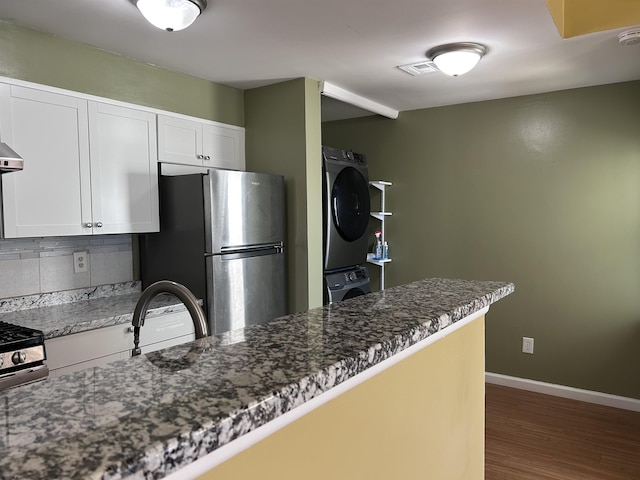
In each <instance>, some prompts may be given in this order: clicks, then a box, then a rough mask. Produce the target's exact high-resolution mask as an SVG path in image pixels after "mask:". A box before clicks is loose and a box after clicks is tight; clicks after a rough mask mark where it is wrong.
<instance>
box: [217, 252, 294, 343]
mask: <svg viewBox="0 0 640 480" xmlns="http://www.w3.org/2000/svg"><path fill="white" fill-rule="evenodd" d="M274 250H278V251H281V250H280V249H278V248H274V249H271V250H269V249H268V248H267V249H263V250H261V251H254V252H251V253H238V252H236V253H230V254H225V255H209V256H207V257H206V263H207V275H208V276H209V278H210V279H211V287H210V288H209V289H208V292H207V295H208V309H209V312H208V319H209V328H210V329H211V331H212V332H213V333H214V334H219V333H222V332H226V331H229V330H236V329H238V328H243V327H246V326H249V325H254V324H256V323H261V322H265V321H267V320H271V319H273V318H276V317H281V316H283V315H286V314H287V285H286V273H285V268H286V262H285V254H284V253H273V252H274Z"/></svg>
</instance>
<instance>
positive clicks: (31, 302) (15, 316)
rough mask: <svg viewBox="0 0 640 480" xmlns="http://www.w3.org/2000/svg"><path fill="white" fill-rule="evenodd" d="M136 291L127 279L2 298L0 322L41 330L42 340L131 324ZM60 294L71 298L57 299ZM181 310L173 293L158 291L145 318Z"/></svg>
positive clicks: (137, 294)
mask: <svg viewBox="0 0 640 480" xmlns="http://www.w3.org/2000/svg"><path fill="white" fill-rule="evenodd" d="M140 294H141V291H140V284H139V282H131V283H130V284H119V285H111V286H108V287H99V288H90V289H79V290H75V291H73V292H72V293H68V292H62V293H54V294H43V295H34V296H32V297H23V298H20V299H15V300H14V299H10V300H3V301H2V302H1V303H0V307H2V310H4V311H2V310H0V322H7V323H11V324H14V325H20V326H23V327H29V328H35V329H36V330H42V332H43V333H44V337H45V343H46V339H50V338H55V337H60V336H63V335H70V334H72V333H78V332H85V331H87V330H94V329H96V328H103V327H110V326H113V325H119V324H126V323H131V320H132V318H133V311H134V309H135V306H136V303H137V301H138V299H139V298H140ZM63 295H65V296H67V297H71V298H63V299H60V298H59V297H60V296H63ZM56 301H64V302H66V303H60V304H55V302H56ZM181 310H186V307H185V306H184V305H183V303H182V302H181V301H180V300H178V299H177V298H176V297H175V296H173V295H170V294H160V295H158V296H157V297H155V298H154V299H153V300H152V302H151V305H150V308H149V309H148V310H147V315H146V318H152V317H154V316H158V315H163V314H165V313H170V312H176V311H181Z"/></svg>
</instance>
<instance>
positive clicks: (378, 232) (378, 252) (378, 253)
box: [373, 230, 382, 260]
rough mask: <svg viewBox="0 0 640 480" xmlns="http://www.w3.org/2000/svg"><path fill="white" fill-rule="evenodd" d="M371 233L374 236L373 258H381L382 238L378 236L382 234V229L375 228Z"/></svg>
mask: <svg viewBox="0 0 640 480" xmlns="http://www.w3.org/2000/svg"><path fill="white" fill-rule="evenodd" d="M373 234H374V235H375V236H376V251H375V254H374V255H373V258H375V259H376V260H382V240H381V238H380V237H381V235H382V230H376V231H375V232H373Z"/></svg>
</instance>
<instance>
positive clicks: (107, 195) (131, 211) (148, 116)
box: [83, 102, 160, 233]
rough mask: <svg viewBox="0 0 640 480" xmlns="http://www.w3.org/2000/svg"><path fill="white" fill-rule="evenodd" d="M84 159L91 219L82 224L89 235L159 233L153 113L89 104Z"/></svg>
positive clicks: (86, 218) (95, 103) (154, 119)
mask: <svg viewBox="0 0 640 480" xmlns="http://www.w3.org/2000/svg"><path fill="white" fill-rule="evenodd" d="M89 157H90V159H91V215H90V216H85V217H84V218H83V223H84V224H85V225H86V224H87V223H92V224H93V226H92V229H93V232H95V233H121V232H127V233H141V232H157V231H159V226H160V220H159V208H158V167H157V162H156V160H155V159H156V158H157V148H156V116H155V114H153V113H150V112H145V111H142V110H135V109H131V108H124V107H120V106H116V105H109V104H105V103H98V102H89ZM97 223H101V224H102V226H99V225H97Z"/></svg>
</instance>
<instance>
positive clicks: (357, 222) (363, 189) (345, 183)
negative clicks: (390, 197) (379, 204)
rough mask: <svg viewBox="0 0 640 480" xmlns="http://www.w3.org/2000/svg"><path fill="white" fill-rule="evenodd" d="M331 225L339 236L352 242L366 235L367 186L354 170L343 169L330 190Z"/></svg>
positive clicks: (351, 168) (349, 168)
mask: <svg viewBox="0 0 640 480" xmlns="http://www.w3.org/2000/svg"><path fill="white" fill-rule="evenodd" d="M331 213H332V217H333V224H334V225H335V227H336V230H337V231H338V233H339V234H340V236H341V237H342V238H343V239H344V240H346V241H348V242H354V241H356V240H358V239H359V238H361V237H362V236H363V235H366V233H367V227H368V226H369V184H368V183H367V180H366V179H365V178H364V176H363V175H362V174H361V173H360V172H359V171H358V170H356V169H355V168H353V167H347V168H345V169H343V170H342V171H341V172H340V173H339V174H338V176H337V177H336V179H335V181H334V182H333V188H332V190H331Z"/></svg>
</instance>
